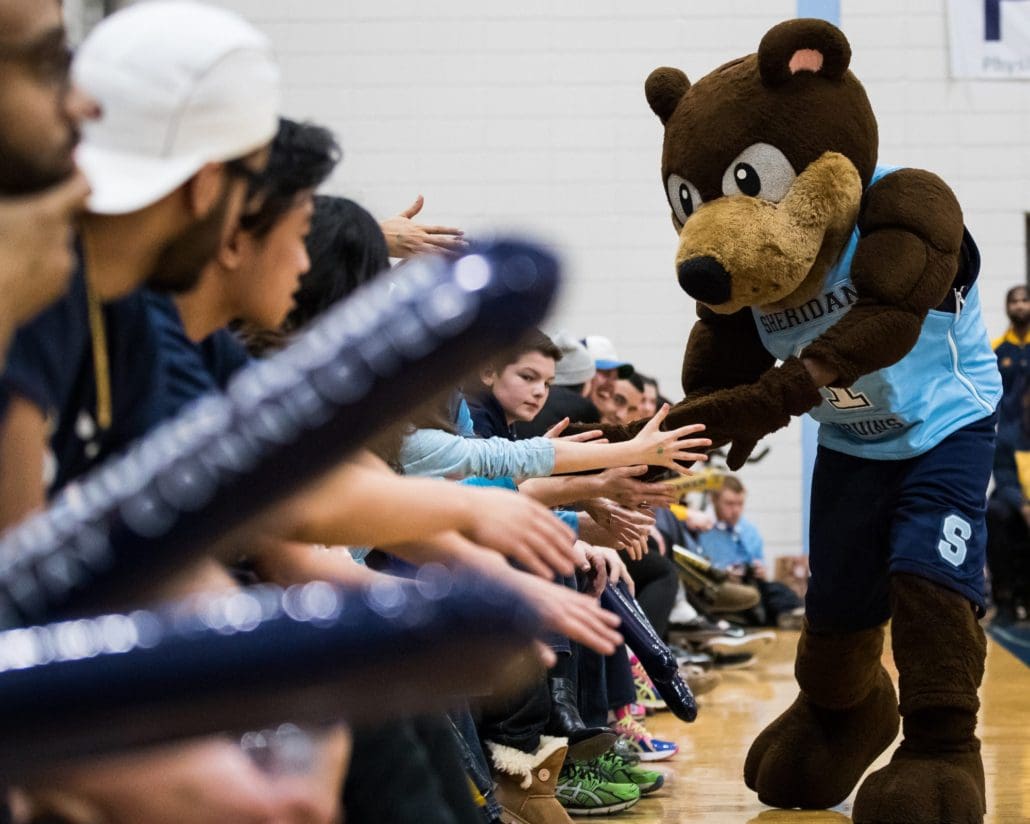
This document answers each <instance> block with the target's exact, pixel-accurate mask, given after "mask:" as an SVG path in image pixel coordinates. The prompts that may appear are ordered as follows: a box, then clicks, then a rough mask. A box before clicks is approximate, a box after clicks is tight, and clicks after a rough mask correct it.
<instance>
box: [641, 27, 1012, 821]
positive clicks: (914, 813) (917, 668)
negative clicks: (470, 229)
mask: <svg viewBox="0 0 1030 824" xmlns="http://www.w3.org/2000/svg"><path fill="white" fill-rule="evenodd" d="M850 57H851V50H850V46H849V44H848V42H847V40H846V39H845V38H844V35H843V34H842V33H841V32H840V31H839V30H838V29H836V28H834V27H833V26H831V25H829V24H828V23H824V22H822V21H818V20H794V21H790V22H786V23H783V24H781V25H778V26H776V27H775V28H773V29H772V30H770V31H769V32H768V33H767V34H766V36H765V37H764V38H763V40H762V42H761V44H760V46H759V49H758V53H757V54H752V55H749V56H747V57H744V58H741V59H739V60H735V61H733V62H731V63H728V64H726V65H725V66H722V67H721V68H719V69H717V70H715V71H714V72H712V73H711V74H709V75H707V76H705V77H703V78H702V79H701V80H699V81H698V82H696V83H693V84H691V83H690V81H689V80H688V79H687V77H686V75H684V74H683V72H681V71H679V70H677V69H670V68H662V69H657V70H656V71H654V72H653V73H652V74H651V76H650V77H649V78H648V80H647V85H646V92H647V99H648V102H649V103H650V105H651V108H652V109H653V110H654V112H655V114H657V115H658V117H659V118H660V119H661V121H662V123H663V124H664V126H665V142H664V151H663V157H662V181H663V183H664V185H665V189H666V193H667V196H668V199H669V203H670V205H671V207H672V214H673V223H674V224H675V227H676V229H677V231H678V233H679V247H678V251H677V255H676V271H677V274H678V277H679V282H680V284H681V286H682V287H683V289H684V290H685V291H686V292H687V293H688V294H689V295H691V296H692V297H694V298H696V299H697V301H698V320H697V322H696V323H695V325H694V328H693V329H692V331H691V334H690V339H689V342H688V344H687V350H686V354H685V357H684V363H683V389H684V391H685V393H686V398H685V400H684V401H683V402H682V403H680V404H679V405H678V406H677V407H675V408H674V410H673V414H672V415H670V417H669V422H668V425H669V426H680V425H682V424H685V423H704V424H706V425H707V427H708V432H707V433H706V434H708V435H710V436H711V437H712V438H713V441H714V442H715V443H717V444H726V443H729V444H731V449H730V457H729V462H730V465H731V466H732V467H734V468H735V467H738V466H740V465H741V464H742V463H743V462H744V460H745V459H746V457H747V455H748V454H749V453H750V451H751V450H752V449H753V448H754V446H755V444H756V443H757V442H758V440H760V439H761V438H762V437H763V436H764V435H766V434H768V433H770V432H772V431H774V430H776V429H778V428H780V427H782V426H785V425H786V424H787V423H788V422H789V421H790V419H791V418H792V417H794V416H797V415H800V414H802V413H804V412H809V413H810V414H811V415H812V416H813V417H815V418H816V419H817V420H818V421H819V422H820V424H821V426H820V436H819V437H820V446H819V452H818V457H817V459H816V467H815V475H814V480H813V485H812V505H811V512H812V516H811V517H812V522H811V526H810V552H811V557H810V563H811V567H812V571H813V577H812V581H811V585H810V588H809V592H808V598H807V603H806V607H807V620H806V626H805V629H804V631H803V633H802V636H801V642H800V644H799V647H798V655H797V665H796V673H797V679H798V683H799V686H800V688H801V692H800V695H799V696H798V698H797V700H796V701H795V702H794V704H793V705H792V706H791V707H790V708H789V709H788V710H787V711H786V712H785V713H784V714H783V715H781V716H780V717H779V718H778V719H777V720H776V721H774V722H773V723H772V724H771V725H770V726H769V727H768V728H767V729H766V730H765V731H764V732H762V734H761V735H760V736H759V737H758V739H757V740H756V741H755V742H754V744H753V745H752V747H751V750H750V752H749V754H748V757H747V761H746V764H745V769H744V773H745V780H746V782H747V784H748V786H749V787H751V788H752V789H754V790H756V791H757V792H758V795H759V798H761V799H762V800H763V801H764V802H766V803H768V804H771V805H774V806H778V807H801V808H823V807H829V806H833V805H836V804H839V803H840V802H842V801H843V800H844V799H845V798H846V797H847V796H848V794H849V793H850V792H851V791H852V790H853V789H854V787H855V785H856V784H857V782H858V781H859V779H860V778H861V776H862V774H863V773H864V772H865V770H866V769H867V768H868V767H869V765H870V764H871V763H872V762H873V760H874V759H875V758H876V757H877V756H878V755H879V754H880V753H881V752H882V751H883V750H885V749H886V748H887V747H888V746H889V745H890V744H891V742H892V741H893V740H894V738H895V736H896V734H897V731H898V726H899V720H901V719H903V721H904V737H903V740H902V742H901V744H900V746H899V747H898V748H897V750H896V752H895V753H894V756H893V758H892V760H891V762H890V764H889V765H888V766H887V767H885V768H883V769H882V770H879V771H877V772H875V773H873V774H872V775H870V776H869V777H868V778H867V779H866V781H865V782H864V783H863V785H862V786H861V788H860V789H859V792H858V796H857V800H856V803H855V808H854V820H855V821H856V822H859V823H860V824H867V822H883V823H884V824H886V823H887V822H906V824H913V822H927V824H929V822H941V821H947V822H976V821H982V820H983V815H984V811H985V794H984V776H983V766H982V763H981V760H980V752H979V741H978V740H977V738H976V736H975V734H974V733H975V727H976V714H977V710H978V707H979V702H978V700H977V687H978V686H979V684H980V680H981V677H982V674H983V662H984V657H985V649H986V647H985V641H984V636H983V632H982V631H981V629H980V626H979V624H978V622H977V613H978V612H979V611H982V609H983V592H984V581H983V567H984V543H985V534H984V507H985V491H986V487H987V481H988V478H989V476H990V470H991V460H992V454H993V439H994V409H995V406H996V404H997V401H998V399H999V397H1000V394H1001V384H1000V380H999V377H998V374H997V368H996V366H995V358H994V356H993V353H992V352H991V348H990V345H989V343H988V340H987V336H986V332H985V330H984V328H983V323H982V320H981V318H980V307H979V296H978V290H977V284H976V277H977V274H978V270H979V254H978V252H977V250H976V246H975V245H974V243H973V241H972V238H970V236H969V234H968V233H967V232H966V231H965V229H964V228H963V222H962V212H961V209H960V208H959V205H958V203H957V201H956V199H955V197H954V195H953V194H952V192H951V190H950V189H949V188H948V187H947V186H946V185H945V184H944V182H943V181H941V180H940V179H939V178H938V177H936V176H935V175H933V174H931V173H929V172H925V171H921V170H918V169H909V168H891V167H885V166H879V165H877V129H876V119H875V117H874V115H873V112H872V109H871V107H870V104H869V101H868V99H867V98H866V95H865V92H864V90H863V88H862V86H861V84H860V83H859V82H858V80H857V79H856V78H855V76H854V75H853V74H852V73H851V72H850V71H849V70H848V64H849V61H850ZM777 361H781V362H782V363H781V365H779V366H777V365H776V363H777ZM888 618H892V619H893V620H892V624H891V632H892V647H893V652H894V658H895V662H896V664H897V668H898V670H899V672H900V674H901V678H900V706H899V698H898V696H896V694H895V692H894V687H893V685H892V683H891V680H890V678H889V677H888V675H887V673H886V671H885V670H884V668H883V667H882V665H881V663H880V659H881V655H882V650H883V636H884V625H885V623H886V621H887V619H888ZM899 710H900V719H899Z"/></svg>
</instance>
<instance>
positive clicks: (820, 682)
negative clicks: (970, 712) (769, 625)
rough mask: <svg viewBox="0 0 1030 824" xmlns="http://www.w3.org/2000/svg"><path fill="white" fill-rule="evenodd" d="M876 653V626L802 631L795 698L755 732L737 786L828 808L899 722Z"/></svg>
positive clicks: (765, 797)
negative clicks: (798, 690)
mask: <svg viewBox="0 0 1030 824" xmlns="http://www.w3.org/2000/svg"><path fill="white" fill-rule="evenodd" d="M882 651H883V627H874V628H872V629H868V630H864V631H862V632H854V633H847V634H844V633H833V634H817V633H814V632H813V631H812V629H811V627H809V626H807V625H806V626H805V628H804V630H803V631H802V634H801V640H800V643H799V644H798V653H797V661H796V664H795V672H796V674H797V679H798V684H799V685H800V687H801V694H800V695H799V696H798V697H797V700H796V701H795V702H794V703H793V704H792V705H791V706H790V708H789V709H788V710H787V711H786V712H784V713H783V714H782V715H781V716H780V717H779V718H777V719H776V720H775V721H774V722H773V723H772V724H770V725H769V726H768V727H767V728H766V729H765V730H764V731H763V732H762V734H761V735H760V736H759V737H758V739H757V740H756V741H755V743H754V744H753V745H752V746H751V749H750V751H749V752H748V756H747V761H746V762H745V764H744V781H745V782H746V783H747V785H748V787H750V788H751V789H753V790H754V791H755V792H757V793H758V797H759V798H760V799H761V800H762V801H764V802H765V803H767V804H771V805H773V806H776V807H801V808H803V809H824V808H826V807H834V806H836V805H837V804H840V803H841V802H842V801H843V800H844V799H845V798H847V797H848V795H849V794H850V793H851V791H852V790H853V789H854V788H855V784H857V783H858V779H859V778H861V777H862V773H864V772H865V771H866V769H867V768H868V767H869V765H870V764H871V763H872V762H873V761H874V760H875V759H876V757H877V756H878V755H879V754H880V753H881V752H883V751H884V750H885V749H886V748H887V747H888V746H889V745H890V743H891V742H892V741H893V740H894V737H895V736H896V735H897V732H898V726H899V723H900V722H899V718H898V705H897V696H896V695H895V693H894V686H893V685H892V684H891V680H890V676H888V675H887V671H886V670H885V669H884V668H883V665H882V664H881V663H880V656H881V653H882ZM829 765H833V768H832V769H830V768H829Z"/></svg>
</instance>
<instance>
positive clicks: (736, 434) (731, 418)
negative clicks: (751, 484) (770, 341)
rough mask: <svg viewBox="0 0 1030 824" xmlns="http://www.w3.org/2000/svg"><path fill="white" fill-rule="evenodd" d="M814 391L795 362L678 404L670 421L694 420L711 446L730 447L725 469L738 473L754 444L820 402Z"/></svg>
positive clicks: (802, 367)
mask: <svg viewBox="0 0 1030 824" xmlns="http://www.w3.org/2000/svg"><path fill="white" fill-rule="evenodd" d="M822 400H823V397H822V395H821V394H820V392H819V387H818V386H817V385H816V383H815V381H813V379H812V376H811V375H810V373H809V371H808V369H807V368H806V367H805V365H804V364H803V363H802V361H801V360H800V359H798V358H788V359H787V360H786V361H784V362H783V365H782V366H779V367H777V368H775V369H769V370H767V371H766V372H765V373H764V374H763V375H762V376H761V377H760V378H759V379H758V380H757V381H756V382H755V383H752V384H748V385H746V386H736V387H733V388H732V389H720V390H718V391H716V392H709V393H706V394H703V395H702V394H699V395H698V396H696V397H694V398H691V399H689V400H686V401H683V402H681V403H678V404H677V405H676V407H675V408H674V409H673V410H672V417H673V418H674V419H675V420H681V421H688V420H689V421H699V422H701V423H704V424H706V425H707V432H708V434H709V436H710V437H711V439H712V442H713V444H714V445H715V446H722V445H723V444H726V443H730V444H731V446H730V451H729V454H728V455H727V457H726V465H727V466H728V467H729V468H730V469H732V470H737V469H740V467H742V466H743V465H744V463H745V461H747V458H748V455H750V454H751V451H752V450H753V449H754V448H755V446H756V444H757V443H758V441H760V440H761V439H762V438H764V437H765V436H766V435H768V434H769V433H771V432H775V431H776V430H777V429H781V428H783V427H784V426H786V425H787V424H788V423H790V419H791V418H792V417H794V416H796V415H800V414H802V413H804V412H807V411H808V410H810V409H812V408H814V407H816V406H818V405H819V404H820V403H822Z"/></svg>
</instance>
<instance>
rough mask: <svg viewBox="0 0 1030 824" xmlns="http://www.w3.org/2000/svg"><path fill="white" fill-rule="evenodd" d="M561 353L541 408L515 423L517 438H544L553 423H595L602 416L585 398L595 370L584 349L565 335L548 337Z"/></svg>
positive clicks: (588, 392)
mask: <svg viewBox="0 0 1030 824" xmlns="http://www.w3.org/2000/svg"><path fill="white" fill-rule="evenodd" d="M551 340H552V341H553V342H554V345H555V346H557V347H558V349H559V351H560V352H561V359H560V360H559V361H558V363H557V365H556V366H555V368H554V383H553V384H551V391H550V393H549V394H548V396H547V400H546V401H545V402H544V408H543V409H541V410H540V413H539V414H538V415H537V416H536V417H535V418H534V419H533V420H531V421H516V422H515V431H516V433H517V434H518V436H519V437H520V438H530V437H533V436H534V435H543V434H544V433H545V432H547V430H549V429H550V428H551V427H552V426H554V425H555V424H556V423H559V422H561V421H562V420H564V419H565V418H568V419H569V421H571V422H572V423H598V422H599V421H600V420H601V413H600V412H598V411H597V407H596V406H594V404H593V402H592V401H591V400H590V398H589V397H588V396H589V395H590V388H591V385H592V384H593V379H594V375H595V374H596V373H597V369H596V367H595V366H594V362H593V359H592V358H591V357H590V353H589V352H587V349H586V347H585V346H584V345H583V344H582V343H580V342H579V341H578V340H576V339H575V338H574V337H572V336H571V335H570V334H568V333H567V332H559V333H558V334H556V335H552V336H551Z"/></svg>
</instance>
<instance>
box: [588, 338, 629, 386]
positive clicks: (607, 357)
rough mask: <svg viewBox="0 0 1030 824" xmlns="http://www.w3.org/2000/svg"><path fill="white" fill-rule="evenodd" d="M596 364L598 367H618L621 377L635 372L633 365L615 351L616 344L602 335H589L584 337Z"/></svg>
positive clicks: (626, 376)
mask: <svg viewBox="0 0 1030 824" xmlns="http://www.w3.org/2000/svg"><path fill="white" fill-rule="evenodd" d="M583 345H584V346H586V348H587V351H588V352H589V353H590V357H592V358H593V359H594V366H596V367H597V368H598V369H618V370H619V377H620V378H628V377H629V376H630V375H632V374H633V366H632V365H631V364H630V363H629V361H624V360H622V358H620V357H619V356H618V355H617V354H616V353H615V344H613V343H612V342H611V340H609V339H608V338H605V337H602V336H601V335H589V336H588V337H586V338H584V339H583Z"/></svg>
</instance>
